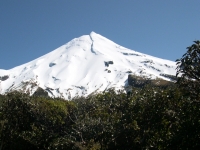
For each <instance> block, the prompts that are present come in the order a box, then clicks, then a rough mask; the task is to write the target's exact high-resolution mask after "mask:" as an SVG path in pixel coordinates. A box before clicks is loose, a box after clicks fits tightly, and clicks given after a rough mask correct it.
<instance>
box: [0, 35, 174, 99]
mask: <svg viewBox="0 0 200 150" xmlns="http://www.w3.org/2000/svg"><path fill="white" fill-rule="evenodd" d="M175 69H176V63H175V62H172V61H168V60H163V59H160V58H156V57H152V56H149V55H146V54H142V53H139V52H136V51H133V50H130V49H127V48H125V47H122V46H120V45H118V44H116V43H114V42H112V41H111V40H109V39H107V38H105V37H103V36H101V35H100V34H97V33H95V32H93V31H92V32H91V33H90V35H89V36H88V35H87V36H81V37H79V38H75V39H73V40H72V41H70V42H68V43H67V44H65V45H63V46H61V47H59V48H57V49H56V50H54V51H52V52H50V53H48V54H46V55H44V56H41V57H39V58H37V59H35V60H33V61H31V62H28V63H26V64H23V65H21V66H18V67H15V68H13V69H11V70H6V71H5V70H1V69H0V89H1V91H0V94H4V93H7V92H10V91H14V90H19V91H23V92H26V93H29V94H33V93H34V92H35V91H36V90H37V88H38V87H40V88H42V89H44V90H46V91H47V92H48V93H49V95H50V96H52V97H63V98H65V99H70V98H73V97H75V96H87V95H89V94H91V93H94V92H101V91H105V90H107V89H109V88H115V89H123V87H124V86H126V85H127V79H128V75H129V74H130V73H131V74H134V75H137V76H142V77H144V76H145V77H147V78H157V77H158V78H163V79H165V80H169V79H167V78H166V77H164V76H163V75H162V74H170V75H175V73H176V71H175Z"/></svg>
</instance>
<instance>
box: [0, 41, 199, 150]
mask: <svg viewBox="0 0 200 150" xmlns="http://www.w3.org/2000/svg"><path fill="white" fill-rule="evenodd" d="M199 56H200V42H199V41H195V44H193V45H192V46H190V47H189V48H188V51H187V53H186V54H184V55H183V57H182V58H181V59H180V60H177V63H178V67H177V75H179V74H180V75H181V77H180V78H179V79H178V82H177V84H175V85H173V86H169V87H167V88H160V87H155V86H152V85H146V86H144V87H142V88H133V92H132V93H131V94H130V95H126V94H125V93H123V92H120V91H118V92H117V93H116V92H114V91H112V90H110V91H109V92H106V93H102V94H97V95H94V96H90V97H87V98H82V97H81V98H76V99H74V100H72V101H66V100H62V99H52V98H45V97H36V96H33V97H30V96H28V95H25V94H21V93H18V92H13V93H9V94H7V95H4V96H2V95H0V150H4V149H5V150H25V149H27V148H28V149H30V150H31V149H32V150H37V149H38V150H54V149H59V150H62V149H71V150H73V149H74V150H98V149H99V150H100V149H102V150H106V149H115V150H117V149H118V150H120V149H124V150H132V149H200V143H199V140H200V89H199V87H200V85H199V81H200V74H199V72H200V66H199V64H200V62H199V60H200V59H199Z"/></svg>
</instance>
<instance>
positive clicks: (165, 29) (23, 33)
mask: <svg viewBox="0 0 200 150" xmlns="http://www.w3.org/2000/svg"><path fill="white" fill-rule="evenodd" d="M199 6H200V0H165V1H161V0H129V1H128V0H127V1H125V0H123V1H122V0H98V1H96V0H1V1H0V68H1V69H11V68H13V67H15V66H18V65H21V64H23V63H26V62H29V61H31V60H33V59H36V58H37V57H40V56H42V55H44V54H46V53H48V52H50V51H52V50H54V49H56V48H57V47H59V46H61V45H63V44H65V43H67V42H68V41H70V40H71V39H73V38H76V37H79V36H82V35H86V34H89V33H90V32H91V31H94V32H96V33H99V34H101V35H102V36H105V37H107V38H109V39H110V40H112V41H114V42H116V43H117V44H119V45H122V46H124V47H127V48H130V49H133V50H136V51H139V52H142V53H146V54H150V55H153V56H156V57H160V58H164V59H169V60H173V61H175V60H176V59H177V58H180V57H181V56H182V55H183V54H184V53H185V52H186V47H187V46H190V45H191V44H192V43H193V42H192V41H194V40H200V7H199Z"/></svg>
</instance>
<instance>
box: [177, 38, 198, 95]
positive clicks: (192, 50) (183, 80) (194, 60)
mask: <svg viewBox="0 0 200 150" xmlns="http://www.w3.org/2000/svg"><path fill="white" fill-rule="evenodd" d="M176 62H177V76H178V75H180V76H181V77H180V78H179V80H178V85H180V87H183V88H184V89H186V91H188V92H190V93H191V95H192V94H194V95H195V96H196V95H198V94H199V93H200V86H199V84H200V41H194V44H192V45H191V46H189V47H187V52H186V53H185V54H184V55H183V56H182V58H181V59H178V60H176Z"/></svg>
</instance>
